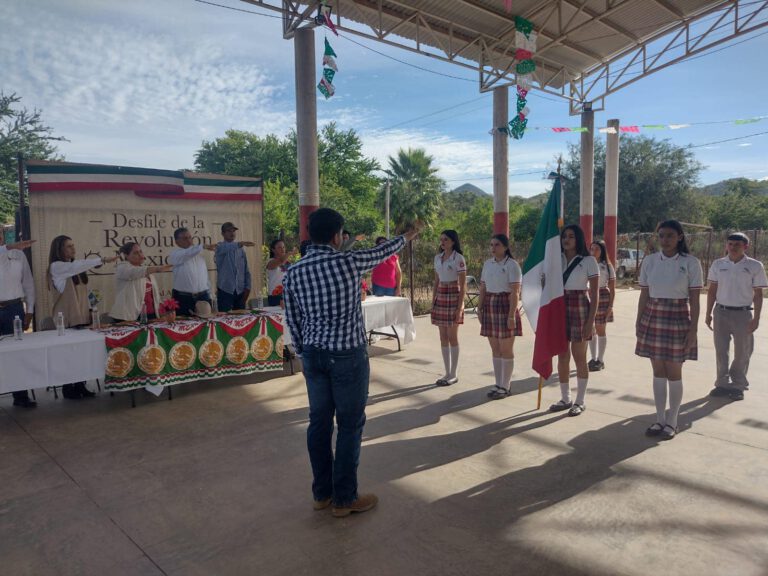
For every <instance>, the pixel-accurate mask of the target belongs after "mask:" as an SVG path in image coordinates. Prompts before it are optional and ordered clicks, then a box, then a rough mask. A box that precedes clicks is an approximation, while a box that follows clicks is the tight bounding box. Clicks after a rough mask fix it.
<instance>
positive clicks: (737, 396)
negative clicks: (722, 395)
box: [728, 388, 744, 400]
mask: <svg viewBox="0 0 768 576" xmlns="http://www.w3.org/2000/svg"><path fill="white" fill-rule="evenodd" d="M728 398H730V399H731V400H744V390H738V389H736V388H732V389H731V391H730V392H729V393H728Z"/></svg>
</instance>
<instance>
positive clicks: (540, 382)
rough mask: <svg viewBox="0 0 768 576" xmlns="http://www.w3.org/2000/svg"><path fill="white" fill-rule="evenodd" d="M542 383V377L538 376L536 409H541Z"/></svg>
mask: <svg viewBox="0 0 768 576" xmlns="http://www.w3.org/2000/svg"><path fill="white" fill-rule="evenodd" d="M543 385H544V378H542V377H541V376H539V399H538V400H537V401H536V410H541V387H542V386H543Z"/></svg>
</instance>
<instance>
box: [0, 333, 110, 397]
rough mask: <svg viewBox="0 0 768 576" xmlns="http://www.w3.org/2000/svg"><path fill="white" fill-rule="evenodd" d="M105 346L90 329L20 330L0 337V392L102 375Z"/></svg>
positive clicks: (105, 360) (97, 334) (79, 380)
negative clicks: (61, 331) (21, 333)
mask: <svg viewBox="0 0 768 576" xmlns="http://www.w3.org/2000/svg"><path fill="white" fill-rule="evenodd" d="M106 362H107V348H106V345H105V343H104V336H103V335H102V334H99V333H98V332H93V331H92V330H67V331H66V332H65V334H64V335H63V336H59V335H58V334H57V333H56V331H54V330H50V331H45V332H33V333H31V334H24V339H23V340H14V339H13V336H6V337H5V338H3V339H2V340H0V393H5V392H14V391H16V390H27V389H31V388H45V387H46V386H61V385H62V384H71V383H72V382H81V381H84V380H93V379H95V378H99V379H102V380H103V379H104V368H105V366H106Z"/></svg>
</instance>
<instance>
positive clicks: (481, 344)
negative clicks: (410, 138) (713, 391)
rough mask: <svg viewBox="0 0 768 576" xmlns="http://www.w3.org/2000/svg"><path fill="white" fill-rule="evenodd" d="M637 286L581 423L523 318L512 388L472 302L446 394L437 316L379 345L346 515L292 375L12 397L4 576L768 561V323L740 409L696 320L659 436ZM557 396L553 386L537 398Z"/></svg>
mask: <svg viewBox="0 0 768 576" xmlns="http://www.w3.org/2000/svg"><path fill="white" fill-rule="evenodd" d="M637 294H638V293H637V292H633V291H622V292H620V293H619V295H618V296H617V308H616V317H617V318H616V323H614V324H613V325H610V327H609V346H608V351H607V354H606V364H607V369H606V370H605V371H604V372H600V373H597V374H594V375H593V376H592V378H591V380H590V392H589V394H588V396H587V411H586V412H585V413H584V414H583V415H582V416H580V417H579V418H568V417H565V416H563V415H562V414H557V415H553V414H549V413H547V412H545V411H543V410H542V411H535V410H534V408H535V405H536V391H535V390H536V378H535V377H534V375H533V373H532V372H531V371H530V369H529V368H528V367H527V366H528V365H529V364H530V358H531V350H532V345H533V339H532V337H531V336H530V330H528V335H526V336H525V337H523V338H522V339H519V340H518V342H517V344H516V348H517V349H516V352H517V356H518V358H519V361H518V366H517V370H516V374H515V384H514V386H515V390H516V394H515V395H514V396H512V397H510V398H507V399H504V400H501V401H495V402H494V401H488V400H487V399H486V397H485V392H486V390H487V387H488V385H489V383H490V382H491V381H492V372H490V369H491V363H490V353H489V350H488V346H487V344H486V342H485V341H484V340H483V339H481V338H480V337H479V336H478V333H479V327H478V323H477V319H476V318H475V316H474V315H472V314H468V315H467V321H466V325H465V326H464V327H463V328H462V329H461V331H460V340H461V345H462V358H461V368H460V371H459V376H460V378H461V382H460V383H459V384H457V385H455V386H452V387H449V388H435V387H434V386H432V385H431V383H432V382H434V380H435V378H436V376H437V375H438V374H440V373H441V364H442V362H441V359H440V354H439V351H438V346H439V345H438V343H437V341H436V329H434V328H433V327H432V326H430V324H429V319H428V318H419V319H417V334H418V336H417V340H416V342H414V343H413V344H412V345H411V346H409V347H408V349H406V350H404V351H403V352H400V353H397V352H396V346H395V345H394V344H393V343H392V342H391V341H382V342H380V343H379V344H376V345H374V346H373V347H372V349H371V353H372V356H373V357H372V360H371V366H372V369H371V375H372V382H371V397H370V402H369V408H368V424H367V425H366V429H365V441H364V445H363V451H362V458H361V466H360V484H361V488H362V489H363V490H371V491H375V492H376V493H377V494H378V495H379V496H380V498H381V503H380V506H379V507H378V508H377V509H376V510H374V511H372V512H369V513H366V514H362V515H360V516H352V517H350V518H346V519H334V518H333V517H332V516H331V514H330V511H329V510H325V511H322V512H313V511H312V508H311V493H310V482H311V473H310V468H309V463H308V459H307V454H306V449H305V430H306V425H307V399H306V393H305V389H304V381H303V378H302V377H301V375H300V374H299V375H296V376H282V377H279V375H275V377H272V378H269V379H268V378H265V377H259V378H241V379H237V378H235V379H228V380H219V381H212V382H201V383H196V384H191V385H182V386H179V387H177V388H176V390H175V394H174V400H173V401H172V402H168V401H167V400H165V397H163V398H160V399H156V398H154V397H152V396H151V395H149V394H148V393H144V392H142V393H141V394H140V396H139V405H138V407H137V408H136V409H131V408H130V402H129V399H128V397H127V396H116V397H114V398H110V397H109V395H106V394H102V395H101V396H99V397H97V398H96V399H94V400H90V401H82V402H71V401H66V400H65V401H62V400H54V399H53V396H52V395H50V394H47V393H45V392H42V391H41V392H40V393H39V394H38V400H40V407H39V408H38V409H37V410H34V411H21V410H18V409H14V408H12V407H11V406H10V398H9V397H3V398H2V399H0V406H1V407H2V408H1V409H0V574H2V575H13V576H19V575H22V574H30V575H35V576H42V575H47V574H57V575H59V574H77V575H86V574H94V575H110V576H123V575H154V574H174V575H175V574H184V575H197V574H214V575H222V574H235V575H239V574H244V575H249V574H265V575H281V574H285V575H290V576H295V575H297V574H323V575H325V574H327V575H329V576H330V575H332V576H342V575H350V576H352V575H355V576H357V575H359V574H364V575H365V576H377V575H390V574H391V575H395V574H397V575H399V574H418V575H432V574H434V575H439V576H448V575H454V574H455V575H459V574H462V575H475V574H477V575H489V574H504V575H508V574H516V575H527V574H535V575H542V574H552V575H587V574H590V575H591V574H594V575H605V576H608V575H617V574H627V575H638V576H640V575H643V576H645V575H651V574H658V575H663V576H667V575H687V574H690V575H695V576H703V575H710V574H711V575H720V574H722V575H724V576H725V575H727V576H732V575H739V576H742V575H744V576H746V575H766V574H768V416H766V412H764V411H766V410H768V386H767V383H768V380H767V379H766V378H765V374H766V373H767V372H768V328H767V327H766V326H765V325H763V326H762V327H761V329H760V331H759V332H758V338H757V343H756V352H755V355H754V356H753V363H752V368H751V376H752V388H753V389H752V390H750V391H749V392H748V394H747V397H746V400H745V401H743V402H735V403H734V402H730V401H728V400H720V399H710V398H709V397H708V396H707V393H708V392H709V390H710V388H711V383H712V380H713V374H714V360H713V350H712V343H711V338H710V336H709V332H708V330H707V329H706V327H705V326H704V325H703V324H702V327H701V329H700V331H699V334H700V340H701V343H700V348H699V356H700V358H701V359H700V360H699V361H698V362H689V363H686V365H685V368H684V382H685V397H684V412H683V415H682V416H681V424H682V427H683V429H684V430H683V431H682V433H681V434H680V435H679V436H678V438H676V439H675V440H673V441H672V442H667V443H657V442H656V441H653V440H651V439H648V438H646V437H645V436H644V435H643V431H644V430H645V428H646V427H647V426H648V425H649V424H650V423H652V422H653V421H654V420H655V418H654V409H653V400H652V395H651V386H650V379H651V374H650V366H649V362H648V361H647V360H643V359H640V358H637V357H635V356H634V354H633V350H634V336H633V332H634V330H633V326H634V310H635V307H636V302H637ZM763 320H764V324H765V323H767V322H768V318H764V319H763ZM526 329H527V326H526ZM557 398H558V387H557V384H556V383H554V384H552V383H550V384H549V385H547V387H546V388H545V390H544V400H543V406H544V407H545V408H546V406H548V405H549V403H551V402H553V401H555V400H556V399H557Z"/></svg>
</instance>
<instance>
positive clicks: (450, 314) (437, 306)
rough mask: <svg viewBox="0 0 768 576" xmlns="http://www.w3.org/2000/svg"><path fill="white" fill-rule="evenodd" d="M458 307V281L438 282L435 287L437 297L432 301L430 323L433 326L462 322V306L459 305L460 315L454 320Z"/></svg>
mask: <svg viewBox="0 0 768 576" xmlns="http://www.w3.org/2000/svg"><path fill="white" fill-rule="evenodd" d="M458 307H459V283H458V282H446V283H442V282H441V283H440V285H439V286H438V287H437V298H435V301H434V302H433V303H432V313H431V314H430V316H431V318H432V324H434V325H435V326H454V325H455V324H464V306H463V303H462V306H461V316H459V321H458V322H456V309H457V308H458Z"/></svg>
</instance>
